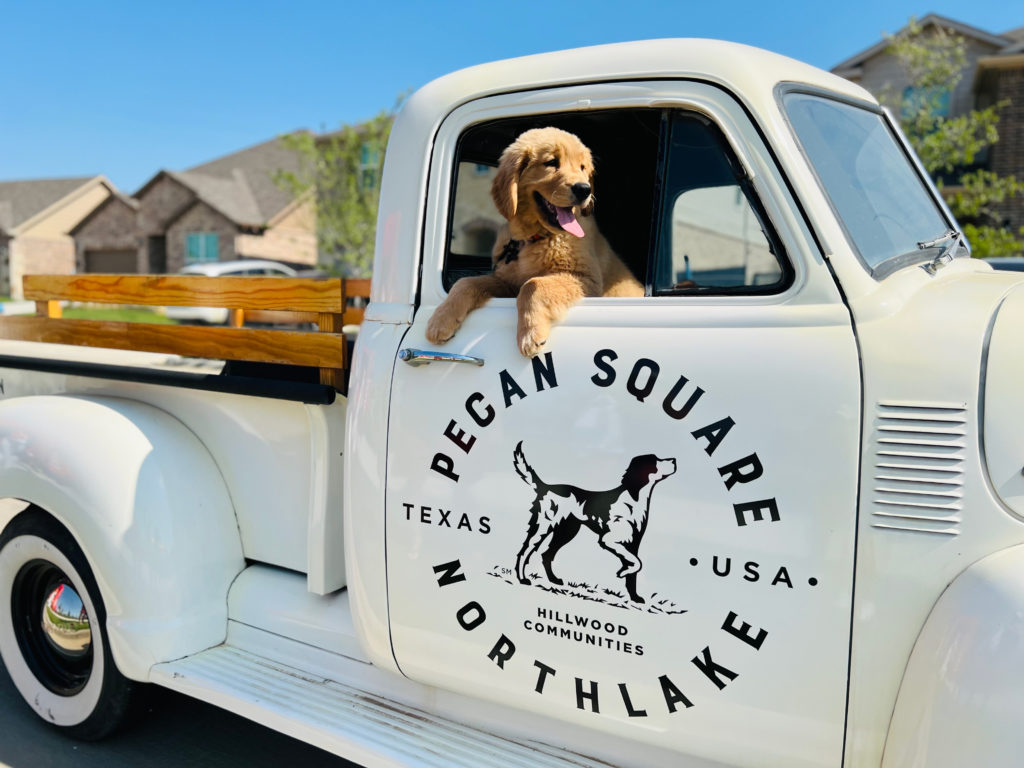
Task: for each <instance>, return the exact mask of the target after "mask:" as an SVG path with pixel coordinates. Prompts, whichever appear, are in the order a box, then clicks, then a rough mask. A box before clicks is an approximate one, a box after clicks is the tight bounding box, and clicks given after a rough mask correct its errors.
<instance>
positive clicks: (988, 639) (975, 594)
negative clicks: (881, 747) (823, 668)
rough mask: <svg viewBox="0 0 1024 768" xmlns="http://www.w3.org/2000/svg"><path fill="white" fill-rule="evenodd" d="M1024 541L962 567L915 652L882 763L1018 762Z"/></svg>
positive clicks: (940, 766)
mask: <svg viewBox="0 0 1024 768" xmlns="http://www.w3.org/2000/svg"><path fill="white" fill-rule="evenodd" d="M1022 680H1024V545H1017V546H1013V547H1010V548H1008V549H1004V550H1001V551H999V552H996V553H994V554H992V555H988V556H987V557H985V558H983V559H981V560H979V561H978V562H976V563H974V564H973V565H971V566H970V567H968V568H967V570H965V571H964V572H963V573H961V574H960V575H959V576H958V577H957V578H956V579H955V580H954V581H953V582H952V583H951V584H950V585H949V586H948V587H947V588H946V590H945V592H943V593H942V595H941V596H940V597H939V599H938V601H937V602H936V604H935V606H934V608H932V611H931V614H930V615H929V616H928V619H927V621H926V622H925V625H924V628H923V629H922V631H921V634H920V635H919V636H918V639H917V643H916V644H915V646H914V650H913V652H912V653H911V656H910V661H909V663H908V664H907V668H906V671H905V673H904V676H903V683H902V685H901V687H900V692H899V695H898V697H897V701H896V708H895V710H894V711H893V717H892V720H891V722H890V724H889V734H888V737H887V738H886V745H885V756H884V759H883V762H882V765H883V768H896V766H925V765H927V766H928V767H929V768H962V766H965V765H979V766H981V765H983V766H986V768H998V766H1019V765H1020V764H1021V755H1022V754H1024V729H1022V728H1021V719H1020V715H1021V712H1022V711H1024V686H1022V685H1021V681H1022Z"/></svg>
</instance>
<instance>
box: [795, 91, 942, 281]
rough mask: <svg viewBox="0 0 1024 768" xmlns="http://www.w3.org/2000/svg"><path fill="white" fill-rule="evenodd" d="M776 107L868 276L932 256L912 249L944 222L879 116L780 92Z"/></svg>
mask: <svg viewBox="0 0 1024 768" xmlns="http://www.w3.org/2000/svg"><path fill="white" fill-rule="evenodd" d="M783 103H784V105H785V108H786V113H787V115H788V116H789V120H790V123H791V125H792V126H793V130H794V131H795V132H796V135H797V139H798V140H799V142H800V144H801V146H802V147H803V150H804V153H805V154H806V155H807V158H808V160H810V163H811V165H812V166H813V168H814V170H815V172H816V173H817V175H818V179H819V180H820V181H821V184H822V186H823V187H824V189H825V193H826V194H827V195H828V198H829V200H830V201H831V203H832V206H833V208H834V209H835V211H836V213H837V214H838V215H839V219H840V221H841V222H842V224H843V228H844V229H845V230H846V235H847V237H848V239H849V240H850V243H851V245H852V246H853V247H854V249H855V250H856V251H857V253H858V254H859V256H860V258H861V259H862V260H863V261H864V263H865V264H866V265H867V266H868V268H869V269H870V270H871V271H872V273H873V274H875V275H876V276H881V275H880V274H879V273H880V272H888V271H889V269H887V268H886V267H891V268H894V267H896V266H900V265H902V263H903V261H904V260H903V259H900V258H898V257H901V256H903V257H909V258H910V259H911V260H913V261H923V260H925V259H928V258H931V257H933V256H934V255H935V254H934V252H933V251H924V250H921V249H919V248H918V245H917V244H918V243H919V242H921V241H928V240H933V239H935V238H937V237H939V236H941V235H943V234H944V233H945V232H946V231H947V230H949V229H951V228H952V225H951V223H950V222H948V221H947V220H946V218H945V216H944V215H943V213H942V210H941V209H940V208H939V206H938V204H937V203H936V202H935V199H934V198H933V197H932V196H931V194H930V193H929V191H928V188H927V187H926V186H925V184H924V181H923V180H922V179H921V177H920V176H919V175H918V173H917V171H916V169H915V168H914V166H913V165H912V163H911V162H910V159H909V158H908V157H907V156H906V154H905V153H904V151H903V148H902V147H901V146H900V144H899V142H898V141H897V140H896V137H895V136H894V135H893V134H892V132H891V131H890V129H889V127H888V125H886V122H885V119H884V118H883V116H882V115H880V114H878V113H876V112H872V111H870V110H867V109H864V108H861V107H857V106H854V105H853V104H847V103H844V102H840V101H835V100H834V99H829V98H825V97H822V96H816V95H812V94H807V93H799V92H791V93H788V94H786V95H785V96H784V97H783ZM890 260H895V261H890ZM887 262H889V263H888V264H887ZM883 264H884V265H885V267H883V268H882V269H881V270H880V269H879V267H880V266H881V265H883Z"/></svg>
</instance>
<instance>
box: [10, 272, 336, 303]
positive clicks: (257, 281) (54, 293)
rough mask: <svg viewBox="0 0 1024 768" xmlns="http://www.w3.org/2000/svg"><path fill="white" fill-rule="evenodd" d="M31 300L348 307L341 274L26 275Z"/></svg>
mask: <svg viewBox="0 0 1024 768" xmlns="http://www.w3.org/2000/svg"><path fill="white" fill-rule="evenodd" d="M23 286H24V291H25V298H26V299H29V300H31V301H51V300H66V301H84V302H98V303H104V304H135V305H142V306H157V307H168V306H170V307H228V308H231V309H275V310H289V311H295V312H340V311H342V305H343V298H342V281H341V279H340V278H328V279H318V278H304V277H204V276H198V275H94V274H85V275H26V276H25V277H24V280H23Z"/></svg>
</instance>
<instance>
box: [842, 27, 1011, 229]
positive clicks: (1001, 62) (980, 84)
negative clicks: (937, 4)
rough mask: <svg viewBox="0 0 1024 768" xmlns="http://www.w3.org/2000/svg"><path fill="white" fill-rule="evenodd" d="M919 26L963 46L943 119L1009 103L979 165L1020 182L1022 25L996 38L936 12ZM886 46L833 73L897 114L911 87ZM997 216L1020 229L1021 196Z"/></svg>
mask: <svg viewBox="0 0 1024 768" xmlns="http://www.w3.org/2000/svg"><path fill="white" fill-rule="evenodd" d="M918 25H919V26H920V27H921V31H922V34H928V32H929V30H934V29H935V28H937V27H941V28H942V29H944V30H946V31H948V32H952V33H954V34H956V35H959V36H960V37H962V38H963V39H964V41H965V43H966V64H965V67H964V70H963V77H962V78H961V79H960V82H959V83H958V84H957V86H956V88H955V89H954V90H953V92H952V93H951V94H950V98H949V102H948V104H943V105H942V106H943V107H944V109H945V110H948V111H947V116H949V117H956V116H957V115H962V114H964V113H965V112H968V111H970V110H972V109H984V108H985V107H988V106H991V105H992V104H996V103H999V102H1001V101H1008V102H1009V106H1007V107H1005V108H1003V110H1002V111H1001V112H1000V117H999V142H998V143H997V144H996V145H995V146H993V147H991V148H990V150H989V151H987V152H986V153H984V154H983V155H982V156H981V157H980V158H979V162H978V166H979V167H981V168H985V169H988V170H991V171H994V172H996V173H997V174H999V175H1000V176H1016V177H1017V179H1018V180H1024V27H1017V28H1016V29H1011V30H1009V31H1007V32H1003V33H1000V34H994V33H992V32H987V31H985V30H983V29H978V28H977V27H972V26H969V25H967V24H963V23H961V22H959V21H955V20H953V19H949V18H946V17H944V16H939V15H937V14H934V13H930V14H928V15H927V16H925V17H923V18H921V19H920V20H919V21H918ZM901 31H903V30H901ZM888 47H889V41H888V40H887V39H882V40H880V41H879V42H877V43H875V44H874V45H872V46H871V47H869V48H866V49H864V50H863V51H861V52H860V53H858V54H856V55H854V56H851V57H850V58H848V59H846V60H845V61H842V62H840V63H839V64H837V65H836V66H835V67H833V68H832V72H833V73H835V74H837V75H839V76H841V77H845V78H846V79H848V80H852V81H853V82H855V83H857V84H859V85H861V86H863V87H864V88H866V89H867V90H869V91H870V92H871V93H873V94H874V95H875V97H876V98H878V100H879V101H881V102H882V103H883V104H886V105H887V106H888V107H889V108H890V109H892V110H893V112H894V114H896V115H897V116H898V114H899V102H900V100H901V99H902V98H903V97H905V96H907V95H910V90H911V86H910V82H909V81H908V79H907V76H906V73H905V72H904V71H903V69H902V68H901V67H900V64H899V62H898V61H897V60H896V57H895V56H893V55H892V54H890V53H889V52H888ZM947 188H949V187H948V185H947ZM1000 213H1001V214H1002V215H1003V216H1004V220H1003V224H1004V225H1006V226H1010V227H1012V228H1013V229H1015V230H1016V229H1017V228H1019V227H1024V196H1021V195H1018V196H1017V197H1016V198H1013V199H1012V200H1009V201H1007V202H1006V203H1004V204H1003V205H1002V206H1001V207H1000Z"/></svg>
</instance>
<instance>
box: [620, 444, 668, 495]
mask: <svg viewBox="0 0 1024 768" xmlns="http://www.w3.org/2000/svg"><path fill="white" fill-rule="evenodd" d="M675 471H676V460H675V459H659V458H658V457H657V456H655V455H654V454H653V453H648V454H646V455H644V456H636V457H634V458H633V460H632V461H631V462H629V466H628V467H627V468H626V472H625V474H623V475H622V487H623V488H625V489H626V490H627V491H629V495H630V496H632V497H633V501H636V500H638V499H639V498H640V491H642V490H643V489H644V488H645V487H646V486H647V485H654V483H656V482H658V481H659V480H664V479H665V478H666V477H668V476H669V475H672V474H675Z"/></svg>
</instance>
